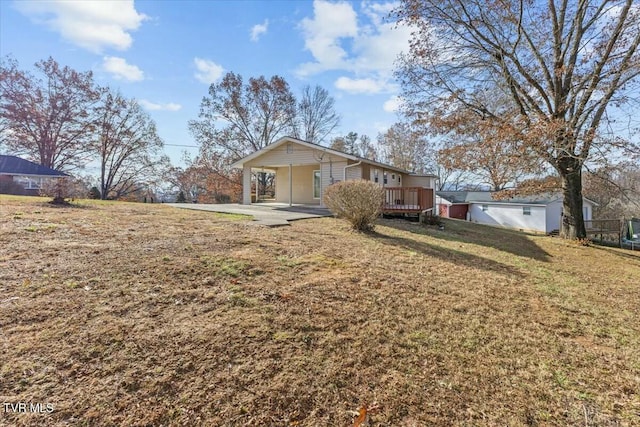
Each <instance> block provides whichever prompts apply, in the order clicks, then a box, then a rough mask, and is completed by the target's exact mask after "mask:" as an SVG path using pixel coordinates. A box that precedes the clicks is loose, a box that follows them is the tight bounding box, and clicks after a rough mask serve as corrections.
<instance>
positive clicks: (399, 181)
mask: <svg viewBox="0 0 640 427" xmlns="http://www.w3.org/2000/svg"><path fill="white" fill-rule="evenodd" d="M400 178H402V175H398V184H400V183H401V182H402V180H401V179H400Z"/></svg>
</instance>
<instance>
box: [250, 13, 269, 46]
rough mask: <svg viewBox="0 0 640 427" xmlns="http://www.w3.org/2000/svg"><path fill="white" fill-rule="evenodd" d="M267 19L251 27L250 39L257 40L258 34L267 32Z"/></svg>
mask: <svg viewBox="0 0 640 427" xmlns="http://www.w3.org/2000/svg"><path fill="white" fill-rule="evenodd" d="M268 29H269V20H268V19H265V20H264V22H263V23H262V24H256V25H254V26H253V27H252V28H251V41H254V42H257V41H258V39H260V36H261V35H263V34H266V33H267V30H268Z"/></svg>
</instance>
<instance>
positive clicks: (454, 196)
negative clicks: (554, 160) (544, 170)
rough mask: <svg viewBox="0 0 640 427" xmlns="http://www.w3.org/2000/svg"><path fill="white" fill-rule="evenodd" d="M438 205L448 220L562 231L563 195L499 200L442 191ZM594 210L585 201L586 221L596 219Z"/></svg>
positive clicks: (488, 194)
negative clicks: (454, 219)
mask: <svg viewBox="0 0 640 427" xmlns="http://www.w3.org/2000/svg"><path fill="white" fill-rule="evenodd" d="M436 203H437V212H438V213H439V214H440V216H442V217H444V218H457V219H464V220H467V221H471V222H476V223H479V224H488V225H499V226H502V227H508V228H514V229H518V230H523V231H535V232H542V233H551V232H553V231H556V230H559V229H560V221H561V216H562V195H561V194H559V193H545V194H540V195H533V196H522V197H514V198H510V199H495V198H493V193H492V192H490V191H438V192H436ZM594 206H596V203H595V202H593V201H591V200H589V199H583V215H584V219H585V220H587V221H590V220H592V219H593V207H594Z"/></svg>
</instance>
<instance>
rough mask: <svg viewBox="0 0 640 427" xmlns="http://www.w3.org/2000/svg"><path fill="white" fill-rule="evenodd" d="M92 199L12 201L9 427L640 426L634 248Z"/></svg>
mask: <svg viewBox="0 0 640 427" xmlns="http://www.w3.org/2000/svg"><path fill="white" fill-rule="evenodd" d="M79 204H80V206H84V207H85V209H76V208H59V207H52V206H49V205H47V204H46V203H45V201H44V200H40V199H36V198H18V197H5V196H0V212H1V217H0V227H1V228H0V230H1V233H0V401H2V402H6V403H10V404H12V405H17V404H18V403H26V404H27V409H29V407H28V405H29V404H38V403H40V404H42V406H40V407H36V408H35V409H38V408H41V409H43V410H42V411H41V412H44V413H28V412H29V411H26V412H27V413H23V412H14V411H13V409H14V408H18V407H17V406H9V407H7V406H6V405H4V406H3V407H0V425H7V426H9V425H11V426H13V425H22V426H27V425H28V426H31V425H139V426H146V425H176V426H177V425H193V426H196V425H202V426H212V425H225V426H236V425H237V426H242V425H274V426H276V425H277V426H293V425H297V426H320V425H323V426H349V425H352V424H353V420H354V419H355V415H356V412H357V410H358V409H359V408H360V407H361V406H362V405H363V404H365V403H368V404H370V405H371V404H373V403H374V402H375V404H377V405H378V406H379V407H380V409H378V410H377V411H376V412H375V413H374V414H372V415H371V416H370V417H369V419H368V421H367V425H369V426H382V425H384V426H423V425H434V426H439V425H442V426H449V425H474V426H476V425H487V426H489V425H492V426H493V425H500V426H503V425H509V426H535V425H540V426H548V425H563V426H564V425H588V426H596V425H607V426H608V425H623V426H625V425H626V426H633V425H640V391H639V390H640V362H639V361H640V289H639V287H640V284H639V283H640V281H639V280H638V278H639V277H640V256H637V255H636V254H631V253H630V252H622V251H620V250H617V249H612V248H604V249H603V248H592V247H582V246H577V245H573V244H571V243H568V242H564V241H562V240H559V239H557V238H549V237H541V236H527V235H524V234H521V233H514V232H511V231H506V230H500V229H495V228H491V227H483V226H477V225H473V224H468V223H462V222H454V221H450V222H447V224H446V227H445V231H438V230H437V229H434V228H428V227H425V226H422V225H419V224H415V223H408V222H402V221H396V220H382V221H381V222H380V223H379V225H378V226H377V228H376V233H374V234H357V233H353V232H351V231H350V230H349V229H348V226H347V225H346V224H344V223H342V222H341V221H339V220H336V219H333V218H322V219H313V220H305V221H296V222H294V223H292V225H291V227H283V228H263V227H256V226H254V225H251V222H250V221H248V220H246V219H243V218H242V217H229V216H224V215H218V214H214V213H210V212H199V211H188V210H181V209H175V208H170V207H166V206H162V205H150V204H129V203H114V202H88V201H82V202H79ZM46 404H49V405H51V406H50V407H51V408H52V412H50V413H49V412H48V411H47V408H48V407H47V406H46Z"/></svg>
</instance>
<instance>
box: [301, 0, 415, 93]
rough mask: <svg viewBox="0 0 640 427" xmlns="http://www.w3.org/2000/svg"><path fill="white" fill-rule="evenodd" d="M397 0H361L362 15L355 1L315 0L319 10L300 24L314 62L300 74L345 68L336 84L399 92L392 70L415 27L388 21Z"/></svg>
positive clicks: (346, 88)
mask: <svg viewBox="0 0 640 427" xmlns="http://www.w3.org/2000/svg"><path fill="white" fill-rule="evenodd" d="M396 6H397V3H395V2H387V3H373V2H368V1H365V2H363V3H361V9H360V11H361V13H360V15H359V16H358V15H357V14H356V12H355V10H354V8H353V5H352V4H351V3H346V2H338V3H329V2H327V1H326V0H315V1H314V15H313V17H312V18H305V19H303V20H302V21H301V23H300V28H301V30H302V34H303V37H304V39H305V48H306V49H307V50H308V51H309V52H311V55H312V56H313V58H314V61H312V62H307V63H304V64H301V65H300V66H299V67H298V68H297V70H296V71H297V74H298V76H300V77H307V76H309V75H312V74H316V73H320V72H324V71H336V70H341V71H345V72H351V73H353V74H354V76H353V78H350V77H346V76H345V77H340V78H339V79H338V80H336V82H335V86H336V88H338V89H340V90H344V91H347V92H349V93H363V94H365V93H366V94H374V93H380V92H387V93H392V92H395V91H397V85H396V84H394V83H393V69H394V65H395V61H396V59H397V57H398V55H399V54H400V53H401V52H403V51H407V50H408V48H409V39H410V36H411V29H410V28H408V27H406V26H400V25H396V24H395V23H390V22H386V21H385V19H386V17H387V16H388V15H389V12H390V11H391V10H393V8H394V7H396Z"/></svg>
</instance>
